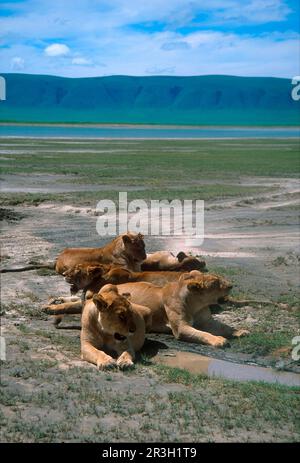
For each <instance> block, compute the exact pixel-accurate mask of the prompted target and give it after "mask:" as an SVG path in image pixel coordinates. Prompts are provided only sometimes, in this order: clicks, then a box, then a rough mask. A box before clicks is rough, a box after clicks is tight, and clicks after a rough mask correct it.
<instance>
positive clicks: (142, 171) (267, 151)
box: [0, 139, 299, 205]
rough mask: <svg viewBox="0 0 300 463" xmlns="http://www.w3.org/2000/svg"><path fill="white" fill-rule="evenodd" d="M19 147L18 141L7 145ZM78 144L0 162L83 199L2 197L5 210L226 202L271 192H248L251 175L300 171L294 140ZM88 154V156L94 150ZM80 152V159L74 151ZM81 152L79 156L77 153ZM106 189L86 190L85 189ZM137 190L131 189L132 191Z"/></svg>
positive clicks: (44, 143) (32, 150) (51, 144)
mask: <svg viewBox="0 0 300 463" xmlns="http://www.w3.org/2000/svg"><path fill="white" fill-rule="evenodd" d="M7 143H8V145H9V143H12V144H15V143H16V140H13V139H12V140H9V141H7ZM80 146H81V145H78V144H77V143H75V144H73V143H69V142H59V143H57V140H36V141H30V142H29V141H28V140H24V143H23V144H22V149H23V150H28V153H24V154H22V156H19V154H18V153H17V152H15V153H14V152H13V149H14V147H12V149H9V147H8V153H6V154H5V158H8V159H3V160H1V161H0V166H1V168H2V173H3V174H17V173H21V174H29V175H32V174H33V175H34V174H43V175H49V174H56V175H60V176H61V175H63V176H64V177H65V178H63V179H61V177H55V176H54V177H53V179H52V184H53V185H54V186H55V184H57V185H58V186H59V185H60V184H61V183H62V182H63V183H68V182H70V183H73V182H74V177H76V185H78V184H82V185H86V186H87V189H86V190H85V191H82V192H78V191H74V192H69V193H55V192H51V190H49V192H48V193H46V194H41V193H34V194H29V193H11V194H10V193H5V194H3V195H2V199H3V203H4V204H6V205H19V204H29V205H38V204H40V203H42V202H44V201H56V202H69V203H74V204H88V205H90V203H91V202H92V201H94V202H96V201H99V200H100V199H102V198H107V197H109V198H110V199H112V200H114V199H117V191H127V189H128V190H129V192H128V199H129V200H131V199H145V200H149V199H169V200H170V199H174V198H179V199H203V200H211V199H223V198H230V197H237V196H238V197H247V196H249V195H250V196H251V195H253V194H255V195H257V194H259V193H264V192H265V191H269V190H270V188H265V187H259V188H257V187H251V186H243V185H242V184H239V183H238V180H237V179H238V178H239V177H240V176H243V175H247V176H277V175H280V176H281V177H282V176H289V177H293V176H296V175H297V172H298V171H299V159H298V144H297V142H296V141H294V140H276V143H275V142H274V141H273V140H259V141H257V140H244V141H241V140H231V141H230V142H229V141H226V142H225V141H222V140H200V141H199V140H180V141H179V140H176V141H166V140H159V141H157V140H147V141H134V142H130V141H129V142H126V141H122V142H120V141H113V140H112V141H110V142H107V141H105V140H97V142H92V141H90V140H86V141H85V142H84V143H83V145H82V146H83V148H84V149H83V150H82V152H80ZM89 149H90V152H86V150H89ZM74 150H76V152H74ZM78 150H79V152H78ZM90 184H92V185H94V186H95V185H100V186H101V187H103V186H104V185H105V186H107V190H106V191H104V190H101V191H99V192H97V191H88V185H90ZM130 187H134V190H130Z"/></svg>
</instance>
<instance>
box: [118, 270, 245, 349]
mask: <svg viewBox="0 0 300 463" xmlns="http://www.w3.org/2000/svg"><path fill="white" fill-rule="evenodd" d="M117 287H118V290H119V292H120V293H121V294H122V293H123V292H126V293H127V292H130V295H131V296H130V300H131V301H132V302H135V303H137V304H141V305H144V306H147V307H149V308H150V309H151V314H152V326H151V331H153V332H169V330H170V328H171V330H172V333H173V334H174V336H175V337H176V338H177V339H179V340H181V341H187V342H196V343H201V344H208V345H211V346H216V347H222V346H224V345H225V344H226V343H227V342H228V341H227V338H232V337H240V336H243V335H245V334H247V333H248V332H247V331H246V330H236V329H234V328H231V327H230V326H228V325H225V324H224V323H221V322H220V321H218V320H215V319H214V318H213V317H212V314H211V311H210V309H209V306H210V305H212V304H215V303H217V301H218V299H220V298H222V297H225V296H227V295H228V294H229V292H230V290H231V288H232V285H231V284H230V283H229V282H228V281H227V280H225V279H224V278H222V277H219V276H217V275H213V274H202V273H200V272H198V271H197V270H193V271H191V272H189V273H185V274H183V275H181V277H180V278H179V280H178V281H176V282H173V283H168V284H167V285H165V286H164V287H163V288H161V287H158V286H154V285H153V284H151V283H142V282H141V283H125V284H121V285H118V286H117Z"/></svg>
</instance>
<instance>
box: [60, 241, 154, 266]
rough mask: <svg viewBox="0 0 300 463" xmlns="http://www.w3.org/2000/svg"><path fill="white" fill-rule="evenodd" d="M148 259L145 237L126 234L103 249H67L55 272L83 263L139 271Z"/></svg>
mask: <svg viewBox="0 0 300 463" xmlns="http://www.w3.org/2000/svg"><path fill="white" fill-rule="evenodd" d="M145 259H146V253H145V243H144V240H143V235H141V234H140V233H139V234H136V233H130V232H128V233H124V234H123V235H120V236H118V237H117V238H115V239H114V240H113V241H111V242H110V243H108V244H107V245H105V246H103V247H102V248H66V249H64V250H63V251H62V252H61V253H60V254H59V256H58V257H57V260H56V266H55V270H56V271H57V272H58V273H61V274H62V273H64V272H65V271H67V270H69V269H70V268H73V267H74V266H75V265H78V264H82V263H93V264H95V263H98V264H99V263H102V264H115V265H120V266H122V267H125V268H128V269H129V270H134V271H139V270H140V269H141V263H142V261H143V260H145Z"/></svg>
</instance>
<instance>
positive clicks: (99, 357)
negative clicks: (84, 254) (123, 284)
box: [80, 285, 151, 369]
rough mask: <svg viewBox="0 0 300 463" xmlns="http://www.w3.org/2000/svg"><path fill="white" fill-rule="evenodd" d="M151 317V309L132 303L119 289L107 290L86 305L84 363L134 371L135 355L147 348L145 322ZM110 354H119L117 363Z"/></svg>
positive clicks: (83, 318)
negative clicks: (143, 347)
mask: <svg viewBox="0 0 300 463" xmlns="http://www.w3.org/2000/svg"><path fill="white" fill-rule="evenodd" d="M149 317H151V315H150V311H149V309H147V308H146V307H139V306H137V305H136V304H133V303H131V302H129V301H128V299H127V296H126V297H125V296H121V295H120V294H119V293H118V289H117V287H116V286H113V285H106V286H104V287H103V288H102V289H101V291H100V292H99V293H97V294H95V295H94V296H93V298H92V299H90V300H87V301H86V303H85V305H84V309H83V313H82V323H81V324H82V329H81V337H80V340H81V357H82V359H83V360H86V361H88V362H90V363H93V364H95V365H97V367H98V368H99V369H107V368H111V367H115V366H116V367H118V368H121V369H123V368H128V367H132V366H133V361H134V358H135V352H137V351H139V350H140V349H141V348H142V346H143V344H144V340H145V319H149ZM148 323H149V321H148ZM150 323H151V322H150ZM111 352H114V353H116V354H117V359H114V358H113V357H112V356H111V355H109V353H111Z"/></svg>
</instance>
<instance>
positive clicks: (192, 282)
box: [182, 270, 232, 305]
mask: <svg viewBox="0 0 300 463" xmlns="http://www.w3.org/2000/svg"><path fill="white" fill-rule="evenodd" d="M182 282H183V285H184V286H185V287H186V290H187V293H188V295H189V296H190V297H196V298H197V299H199V302H201V303H203V304H204V305H205V304H207V305H210V304H216V303H217V302H218V300H219V299H220V298H222V297H225V296H228V294H229V293H230V291H231V289H232V284H231V283H230V282H229V281H228V280H226V279H225V278H223V277H221V276H218V275H214V274H201V273H200V272H198V271H195V270H194V271H192V272H190V273H189V274H184V275H183V278H182Z"/></svg>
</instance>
